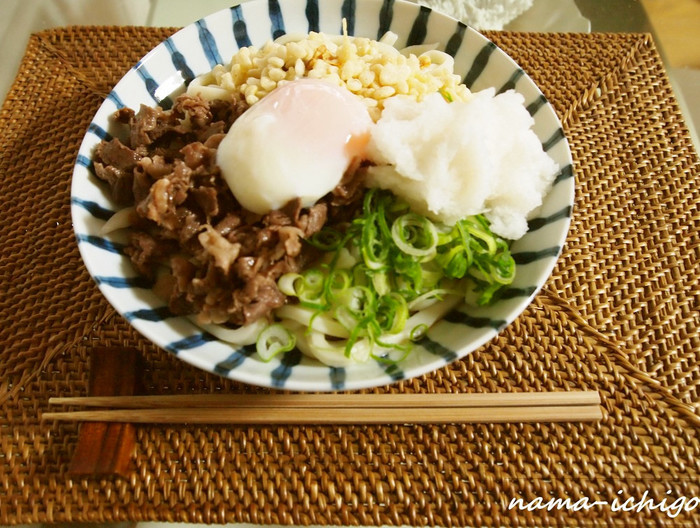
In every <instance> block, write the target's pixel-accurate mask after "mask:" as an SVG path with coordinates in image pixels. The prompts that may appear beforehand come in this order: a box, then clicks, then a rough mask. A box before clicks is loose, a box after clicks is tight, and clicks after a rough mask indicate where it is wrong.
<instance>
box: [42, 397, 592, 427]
mask: <svg viewBox="0 0 700 528" xmlns="http://www.w3.org/2000/svg"><path fill="white" fill-rule="evenodd" d="M49 404H51V405H65V406H82V407H88V408H89V409H87V410H80V411H76V410H69V411H60V412H46V413H43V415H42V420H44V421H48V420H61V421H66V420H68V421H81V422H126V423H148V424H156V423H171V424H172V423H188V424H249V425H262V424H403V423H406V424H408V423H410V424H416V423H433V424H439V423H499V422H500V423H502V422H576V421H594V420H600V419H601V418H602V411H601V408H600V396H599V394H598V393H597V392H596V391H565V392H508V393H478V394H451V393H448V394H228V395H225V394H213V395H209V394H204V395H170V396H88V397H63V398H51V399H49Z"/></svg>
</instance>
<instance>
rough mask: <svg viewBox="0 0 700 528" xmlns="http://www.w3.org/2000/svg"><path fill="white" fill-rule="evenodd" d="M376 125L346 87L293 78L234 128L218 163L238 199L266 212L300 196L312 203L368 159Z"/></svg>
mask: <svg viewBox="0 0 700 528" xmlns="http://www.w3.org/2000/svg"><path fill="white" fill-rule="evenodd" d="M372 125H373V121H372V119H371V117H370V115H369V113H368V111H367V108H366V107H365V105H364V103H362V101H361V100H360V99H359V98H358V97H356V96H355V95H353V94H352V93H351V92H350V91H348V90H347V89H346V88H342V87H339V86H336V85H334V84H331V83H329V82H327V81H322V80H317V79H299V80H296V81H290V82H288V83H285V84H283V85H282V86H279V87H278V88H276V89H275V90H274V91H272V92H270V93H269V94H268V95H267V96H266V97H264V98H263V99H261V100H260V101H258V102H257V103H255V104H254V105H253V106H251V107H250V108H249V109H248V110H246V112H244V113H243V114H242V115H241V116H240V117H239V118H238V119H237V120H236V121H235V122H234V123H233V125H232V126H231V128H230V129H229V131H228V133H227V134H226V136H225V137H224V139H223V140H222V141H221V143H220V145H219V148H218V151H217V164H218V165H219V168H220V169H221V173H222V176H223V177H224V179H225V181H226V183H227V184H228V186H229V187H230V189H231V191H232V192H233V195H234V196H235V197H236V199H237V200H238V202H239V203H240V204H241V205H242V206H243V207H244V208H246V209H248V210H249V211H252V212H254V213H258V214H266V213H269V212H270V211H272V210H275V209H279V208H281V207H283V206H284V205H285V204H286V203H287V202H289V201H290V200H293V199H296V198H300V199H301V205H302V207H309V206H311V205H313V204H314V203H315V202H316V201H318V199H319V198H321V197H323V196H324V195H325V194H327V193H328V192H330V191H332V190H333V189H334V188H335V187H336V186H337V185H338V183H339V182H340V180H341V179H342V177H343V174H344V173H345V171H346V170H347V169H348V167H349V166H350V164H351V163H352V162H353V160H355V159H357V158H364V157H365V150H366V147H367V143H368V141H369V138H370V128H371V126H372Z"/></svg>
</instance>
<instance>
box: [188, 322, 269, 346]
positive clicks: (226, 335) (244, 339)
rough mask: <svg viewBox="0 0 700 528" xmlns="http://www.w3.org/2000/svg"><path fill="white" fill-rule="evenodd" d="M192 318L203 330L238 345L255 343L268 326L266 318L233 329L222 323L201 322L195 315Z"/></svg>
mask: <svg viewBox="0 0 700 528" xmlns="http://www.w3.org/2000/svg"><path fill="white" fill-rule="evenodd" d="M190 319H191V320H192V322H193V323H194V324H196V325H197V326H198V327H200V328H201V329H202V330H205V331H207V332H209V333H210V334H211V335H213V336H214V337H216V338H217V339H221V340H222V341H226V342H227V343H231V344H233V345H238V346H244V345H252V344H253V343H255V342H256V341H257V340H258V336H259V335H260V332H262V331H263V329H264V328H265V327H266V326H267V321H266V320H264V319H258V320H257V321H255V322H254V323H251V324H249V325H246V326H241V327H240V328H236V329H235V330H233V329H231V328H226V327H225V326H222V325H217V324H209V323H204V324H203V323H200V322H199V321H197V320H196V318H195V317H194V316H192V317H190Z"/></svg>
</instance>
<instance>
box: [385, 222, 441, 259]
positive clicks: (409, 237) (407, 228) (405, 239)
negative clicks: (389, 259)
mask: <svg viewBox="0 0 700 528" xmlns="http://www.w3.org/2000/svg"><path fill="white" fill-rule="evenodd" d="M391 238H392V239H393V241H394V243H395V244H396V246H397V247H398V248H399V249H400V250H401V251H403V252H404V253H406V254H407V255H411V256H412V257H432V256H433V255H435V252H436V249H437V243H438V232H437V229H435V225H434V224H433V223H432V222H431V221H430V220H428V219H427V218H426V217H424V216H421V215H419V214H416V213H407V214H405V215H402V216H400V217H399V218H397V219H396V220H395V221H394V223H393V225H392V226H391Z"/></svg>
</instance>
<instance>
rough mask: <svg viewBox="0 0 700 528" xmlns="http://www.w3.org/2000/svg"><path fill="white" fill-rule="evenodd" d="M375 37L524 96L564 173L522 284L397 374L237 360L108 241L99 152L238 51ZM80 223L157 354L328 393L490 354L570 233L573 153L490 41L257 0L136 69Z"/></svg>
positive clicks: (194, 30) (113, 297)
mask: <svg viewBox="0 0 700 528" xmlns="http://www.w3.org/2000/svg"><path fill="white" fill-rule="evenodd" d="M343 18H345V19H346V20H347V31H348V33H349V34H351V35H357V36H365V37H371V38H379V37H381V36H382V35H383V34H384V33H385V32H386V31H388V30H391V31H393V32H394V33H397V34H398V35H399V41H398V43H397V46H404V45H410V44H419V43H422V42H426V43H433V42H437V43H439V46H440V47H441V48H442V49H444V50H446V51H447V52H448V53H450V54H451V55H453V56H454V58H455V65H456V72H457V73H458V74H460V75H462V76H463V80H464V82H465V84H467V86H468V87H470V88H471V89H472V90H480V89H483V88H487V87H495V88H496V89H497V90H506V89H509V88H514V89H515V90H517V91H518V92H520V93H522V94H523V95H524V97H525V101H526V104H527V108H528V111H529V112H530V113H531V114H532V115H533V116H534V119H535V127H534V130H535V132H536V134H537V135H538V137H539V138H540V140H541V141H542V144H543V146H544V148H545V149H546V150H547V151H548V152H549V154H550V155H551V156H552V157H553V158H554V160H555V161H556V162H557V163H558V164H559V167H560V172H559V175H558V177H557V179H556V182H555V184H554V187H553V189H552V190H551V191H550V193H549V194H548V195H547V197H546V199H545V202H544V204H543V205H542V207H541V209H540V210H539V211H538V212H537V214H536V218H534V219H532V220H531V221H530V230H529V232H528V234H527V235H526V236H525V237H523V238H522V239H520V240H519V241H517V242H516V243H515V244H514V246H513V253H514V255H515V258H516V261H517V263H518V268H517V278H516V280H515V283H514V284H513V286H512V287H511V288H510V289H509V290H508V292H507V295H506V297H505V298H504V299H502V300H500V301H499V302H498V303H496V304H495V305H494V306H491V307H488V308H478V309H476V308H472V307H460V308H459V309H457V310H455V311H454V312H452V313H451V314H449V315H448V316H447V317H446V318H445V320H443V321H441V322H440V323H438V324H437V325H436V326H435V327H433V328H432V329H431V330H430V332H429V333H428V336H427V338H426V339H425V340H423V341H422V342H421V343H420V345H419V346H416V347H415V349H414V351H413V352H412V353H411V354H410V355H409V357H408V358H406V359H405V360H404V361H402V362H401V363H400V364H397V365H384V364H381V363H379V362H375V361H372V360H370V362H368V363H365V364H359V365H356V366H353V367H348V368H329V367H326V366H324V365H321V364H319V363H317V362H315V361H311V360H309V359H307V358H305V357H303V356H302V354H301V352H299V351H298V350H292V351H291V352H288V353H287V354H285V355H284V356H282V357H280V358H278V359H274V360H272V361H271V362H269V363H264V362H262V361H260V360H258V359H257V357H256V355H255V353H254V348H253V347H243V348H240V349H236V348H234V347H232V346H230V345H228V344H226V343H223V342H221V341H218V340H217V339H216V338H215V337H213V336H212V335H210V334H208V333H206V332H202V331H201V330H200V329H199V328H198V327H196V326H195V325H193V324H192V323H191V322H190V321H189V319H187V318H185V317H176V316H173V315H172V314H171V313H170V312H169V311H168V309H167V307H166V306H164V305H163V303H162V301H160V300H159V299H158V298H157V297H156V296H155V295H154V294H153V293H152V292H151V290H150V286H151V284H149V282H148V281H147V280H145V279H144V278H142V277H139V276H138V275H137V274H136V272H135V271H134V270H133V268H132V267H131V264H130V262H129V259H128V258H127V257H125V255H124V251H123V249H124V246H125V243H126V238H125V236H124V235H123V233H118V234H116V235H110V236H108V237H101V236H100V234H99V233H100V227H101V226H102V225H103V224H104V222H105V221H106V220H107V219H108V218H109V217H110V216H111V215H112V214H113V213H114V211H115V205H114V204H113V203H112V201H111V200H110V198H109V195H108V193H107V190H106V188H105V186H104V185H103V184H102V183H100V182H99V181H98V180H97V179H96V178H95V176H94V175H93V171H92V156H93V152H94V149H95V147H96V145H97V144H98V143H99V142H100V141H101V140H102V139H105V138H109V137H111V134H112V133H115V131H114V130H113V129H112V125H111V124H110V116H111V115H112V114H113V112H114V111H115V110H117V109H118V108H121V107H123V106H128V107H131V108H138V107H139V105H140V104H142V103H144V104H147V105H156V104H160V105H161V106H166V107H167V106H169V105H170V103H171V99H172V98H173V96H175V95H177V94H179V93H181V92H182V91H184V87H185V86H186V84H187V83H188V82H189V81H190V80H192V78H193V77H194V76H196V75H199V74H201V73H204V72H206V71H209V70H210V69H211V68H212V67H213V66H214V65H215V64H218V63H222V62H227V61H228V60H230V58H231V56H232V55H233V54H234V53H235V52H236V50H237V49H238V48H239V47H241V46H248V45H251V44H254V45H262V44H263V43H264V42H265V41H266V40H268V39H270V38H274V37H278V36H279V35H282V34H284V33H292V32H294V33H298V32H307V31H310V30H313V31H322V32H325V33H329V34H339V33H341V32H342V19H343ZM71 195H72V196H71V201H72V204H71V205H72V208H71V211H72V216H73V225H74V229H75V234H76V237H77V240H78V245H79V248H80V253H81V255H82V258H83V260H84V261H85V265H86V266H87V269H88V271H89V272H90V274H91V275H92V277H93V278H94V280H95V281H96V282H97V285H98V286H99V288H100V290H101V291H102V293H103V294H104V296H105V297H106V298H107V300H108V301H109V302H110V303H111V304H112V305H113V306H114V308H115V309H116V310H117V311H118V312H119V313H120V314H121V315H122V316H123V317H125V318H126V319H127V320H128V321H129V322H130V323H131V324H132V325H133V326H134V328H135V329H136V330H138V331H139V332H140V333H141V334H142V335H144V336H145V337H147V338H148V339H150V340H151V341H152V342H153V343H155V344H156V345H158V346H159V347H161V348H164V349H166V350H168V351H170V352H171V353H173V354H175V355H176V356H177V357H178V358H180V359H182V360H183V361H186V362H187V363H190V364H192V365H194V366H196V367H199V368H201V369H204V370H206V371H209V372H213V373H216V374H219V375H221V376H225V377H229V378H232V379H236V380H239V381H242V382H246V383H251V384H255V385H260V386H267V387H277V388H287V389H293V390H308V391H330V390H341V389H357V388H365V387H373V386H380V385H386V384H389V383H392V382H395V381H398V380H401V379H404V378H409V377H413V376H417V375H421V374H424V373H427V372H430V371H432V370H434V369H437V368H440V367H442V366H444V365H445V364H447V363H449V362H451V361H454V360H456V359H458V358H460V357H463V356H464V355H466V354H468V353H470V352H472V351H473V350H475V349H476V348H478V347H480V346H482V345H483V344H485V343H487V342H488V341H489V340H490V339H492V338H493V337H494V336H496V334H497V333H498V332H499V331H500V330H501V329H503V328H504V327H505V326H506V325H508V324H509V323H510V322H512V321H513V320H514V319H515V318H516V317H517V316H518V315H519V314H520V313H521V312H522V311H523V310H524V309H525V308H526V307H527V305H528V304H529V303H530V301H531V300H532V298H533V297H534V295H535V294H536V293H537V291H538V290H539V289H540V287H541V286H542V285H543V284H544V282H545V280H546V279H547V277H548V276H549V274H550V273H551V271H552V269H553V267H554V264H555V262H556V260H557V257H558V256H559V253H560V252H561V249H562V245H563V244H564V241H565V239H566V234H567V231H568V228H569V221H570V215H571V210H572V205H573V196H574V177H573V166H572V160H571V154H570V151H569V146H568V143H567V141H566V138H565V137H564V133H563V131H562V128H561V124H560V122H559V120H558V119H557V117H556V115H555V113H554V111H553V109H552V108H551V106H550V105H549V103H547V101H546V99H545V98H544V96H543V95H542V93H541V92H540V91H539V89H538V88H537V86H535V84H534V83H533V82H532V80H531V79H530V78H529V77H528V76H527V75H526V74H525V73H524V72H523V70H522V69H521V68H519V67H518V65H517V64H515V62H513V60H512V59H510V58H509V57H508V56H507V55H506V54H505V53H503V52H502V51H501V50H500V49H499V48H497V47H496V46H495V45H494V44H493V43H492V42H490V41H489V40H487V39H486V38H485V37H484V36H482V35H481V34H479V33H477V32H476V31H474V30H472V29H471V28H470V27H468V26H466V25H465V24H463V23H461V22H457V21H455V20H454V19H452V18H449V17H447V16H444V15H442V14H440V13H438V12H435V11H431V10H430V9H428V8H426V7H421V6H418V5H417V4H414V3H409V2H404V1H401V0H356V1H355V0H323V1H318V0H280V1H278V0H269V1H268V0H254V1H251V2H247V3H244V4H242V5H240V6H235V7H232V8H230V9H225V10H223V11H219V12H217V13H214V14H212V15H210V16H207V17H206V18H204V19H202V20H199V21H198V22H196V23H194V24H191V25H189V26H187V27H185V28H184V29H182V30H180V31H178V32H177V33H175V34H174V35H173V36H171V37H170V38H168V39H167V40H166V41H165V42H163V43H161V44H160V45H158V46H157V47H156V48H154V49H153V50H152V51H151V52H150V53H148V54H147V55H146V56H145V57H144V58H143V59H142V60H140V61H139V62H138V63H137V64H136V65H135V66H134V67H133V68H132V69H131V70H130V71H129V72H128V73H127V74H126V75H125V76H124V77H123V79H122V80H121V81H120V82H119V83H118V84H117V85H116V86H115V87H114V90H112V92H111V93H110V94H109V96H108V97H107V99H106V100H105V101H104V103H103V104H102V106H101V107H100V109H99V111H98V112H97V114H96V115H95V118H94V120H93V121H92V123H91V124H90V126H89V128H88V131H87V134H86V135H85V139H84V140H83V143H82V145H81V147H80V151H79V154H78V157H77V160H76V165H75V170H74V172H73V182H72V190H71Z"/></svg>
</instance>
